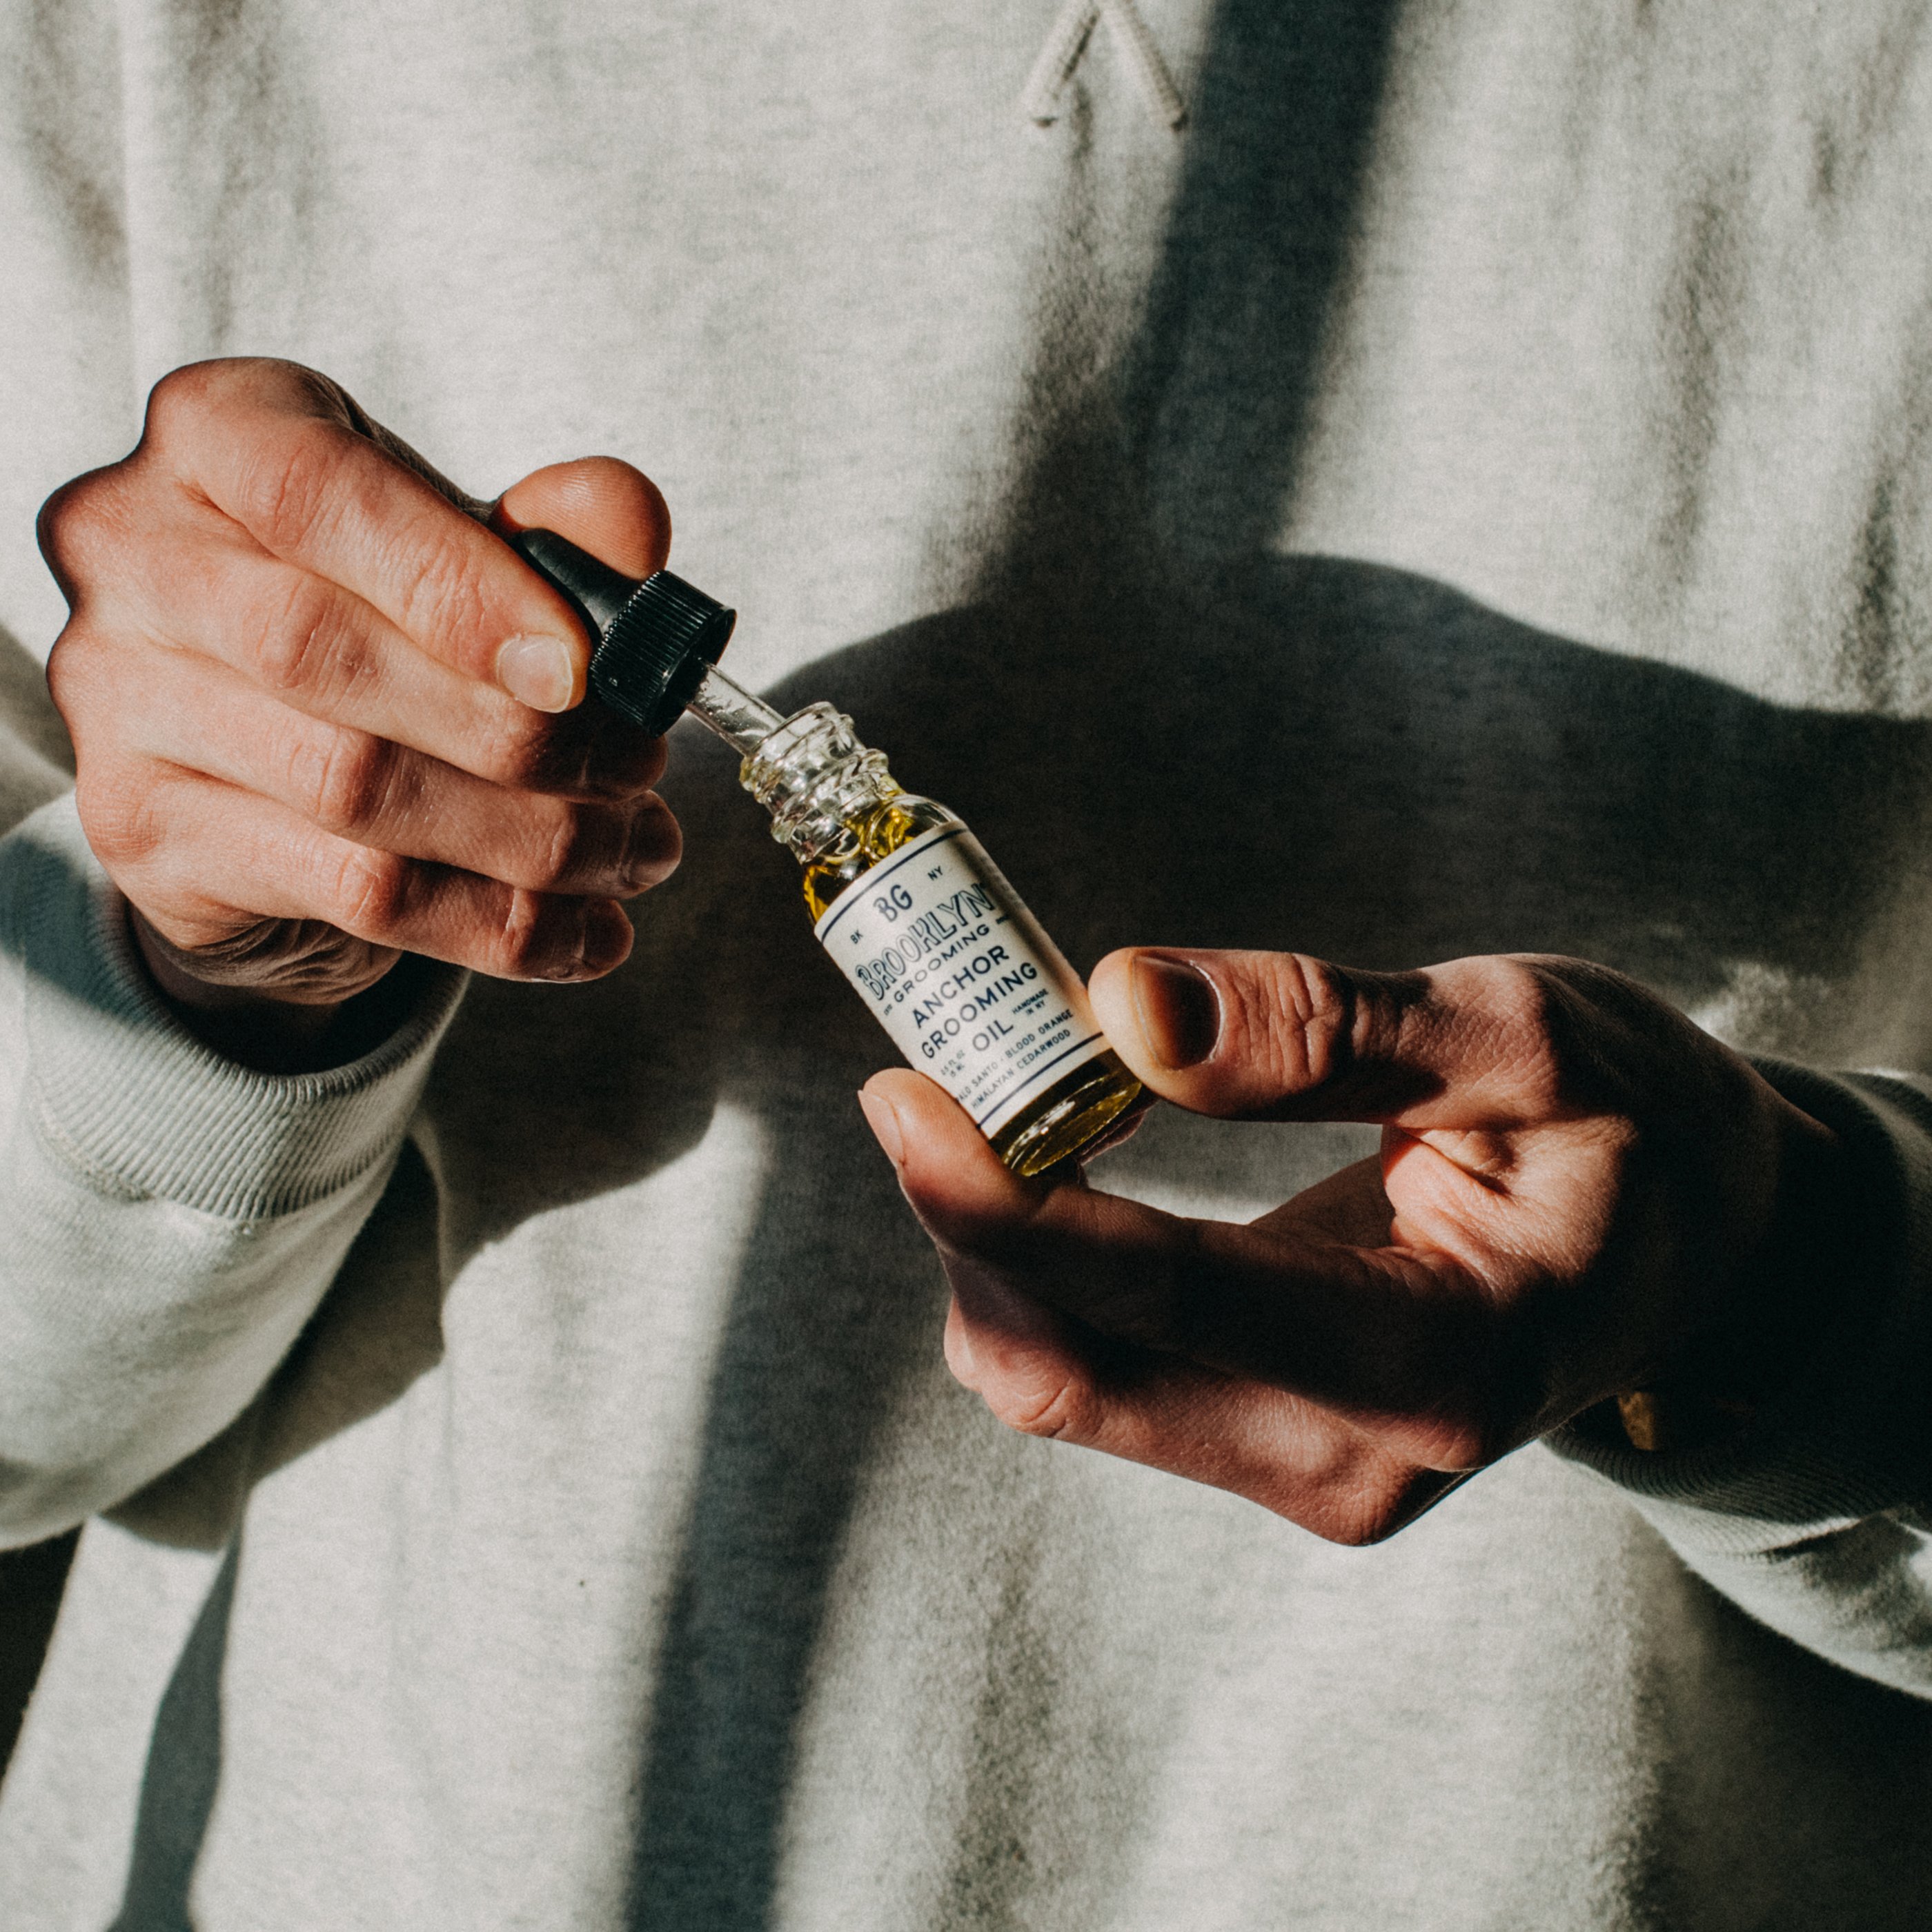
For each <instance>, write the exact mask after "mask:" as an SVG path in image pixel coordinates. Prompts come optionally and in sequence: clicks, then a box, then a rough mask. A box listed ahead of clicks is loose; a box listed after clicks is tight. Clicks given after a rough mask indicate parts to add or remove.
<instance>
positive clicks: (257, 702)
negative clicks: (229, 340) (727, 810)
mask: <svg viewBox="0 0 1932 1932" xmlns="http://www.w3.org/2000/svg"><path fill="white" fill-rule="evenodd" d="M482 508H483V506H482V505H478V504H475V503H474V502H472V501H471V500H470V499H468V498H466V497H464V496H463V495H462V494H461V493H460V491H458V490H455V488H454V487H452V485H450V484H448V483H447V482H446V481H443V479H442V478H440V477H438V476H437V475H436V474H435V472H434V471H433V470H431V469H430V468H429V467H428V465H427V464H425V463H424V462H423V461H422V459H421V458H419V457H417V456H416V455H415V454H414V453H413V452H411V451H410V450H409V449H407V447H406V446H404V445H403V444H402V443H400V442H399V441H398V440H397V439H396V438H395V437H393V436H392V435H390V434H389V433H388V432H387V431H385V430H384V429H383V428H382V427H381V426H380V425H378V424H377V423H375V422H372V421H371V419H369V418H368V416H366V415H365V413H363V412H362V410H360V409H359V407H357V406H356V404H355V403H354V402H353V401H352V400H351V399H350V398H349V397H348V396H347V395H345V394H344V392H343V391H342V390H341V389H339V388H338V386H336V385H335V384H334V383H332V382H330V381H329V380H327V379H326V378H325V377H321V376H318V375H317V374H314V372H313V371H309V370H306V369H302V368H298V367H296V365H293V364H290V363H284V362H268V361H232V362H209V363H203V364H199V365H196V366H194V367H192V368H187V369H182V370H178V371H175V373H174V374H172V375H171V376H169V377H166V378H165V379H164V380H163V381H162V382H161V383H160V384H159V385H158V386H157V388H156V389H155V391H154V395H153V396H152V398H151V400H150V403H149V406H148V418H147V423H146V426H145V431H144V433H143V434H142V439H141V441H140V443H139V446H138V447H137V448H136V449H135V450H134V452H133V454H132V455H130V456H129V457H127V458H126V459H125V460H123V461H121V462H120V463H115V464H113V465H112V466H110V467H108V468H107V469H101V470H97V471H95V472H92V473H90V474H89V475H86V476H83V477H81V478H77V480H76V481H74V482H72V483H70V484H68V485H66V486H65V487H64V488H63V489H62V490H58V491H57V492H56V493H55V494H54V496H52V498H50V499H49V501H48V503H47V505H46V508H45V509H44V511H43V513H42V516H41V525H40V533H41V544H42V548H43V550H44V552H45V553H46V557H47V559H48V562H49V565H51V566H52V569H53V571H54V573H55V577H57V578H58V580H59V583H60V585H61V587H62V591H63V592H65V595H66V597H67V598H68V604H69V607H70V609H71V618H70V620H69V622H68V625H67V628H65V631H63V632H62V635H61V637H60V640H59V642H58V643H57V644H56V646H55V650H54V654H53V656H52V660H51V661H50V664H49V673H48V675H49V683H50V685H51V687H52V691H53V694H54V698H55V703H57V704H58V706H59V707H60V709H61V711H62V715H64V716H65V718H66V720H67V721H68V727H69V729H70V730H71V733H72V734H73V737H74V745H75V749H76V754H77V760H78V773H79V775H78V787H77V790H78V799H79V805H80V814H81V819H82V823H83V826H84V828H85V829H86V833H87V836H88V838H89V843H90V844H92V846H93V847H94V850H95V852H96V853H97V854H98V856H99V857H100V859H101V862H102V863H103V865H105V866H106V868H107V870H108V871H109V873H110V874H111V875H112V876H113V878H114V880H115V883H117V884H118V886H120V888H121V890H122V891H123V892H124V893H125V895H127V899H128V901H129V902H130V905H131V906H132V907H133V909H134V915H135V917H134V923H135V929H136V935H137V937H138V939H139V943H140V944H141V947H142V951H143V953H144V955H145V958H146V959H147V961H148V965H149V966H150V968H151V970H152V971H153V972H154V976H155V977H156V978H157V980H158V981H159V982H160V985H161V986H162V988H163V990H164V991H165V992H166V993H168V994H169V995H170V996H171V998H172V999H173V1000H174V1001H175V1003H176V1004H177V1005H178V1007H183V1008H185V1009H187V1010H188V1011H189V1013H190V1016H192V1017H193V1018H194V1019H195V1020H196V1023H197V1024H199V1025H200V1026H201V1028H202V1031H205V1032H206V1033H208V1034H209V1035H210V1037H218V1039H219V1042H220V1043H221V1044H223V1045H225V1046H228V1047H229V1050H230V1051H235V1052H240V1053H241V1054H242V1057H245V1058H247V1057H251V1049H250V1044H249V1043H250V1040H251V1038H254V1040H255V1044H256V1045H257V1046H259V1047H260V1054H259V1055H257V1056H256V1057H260V1058H263V1059H264V1062H265V1064H276V1063H278V1062H281V1061H286V1060H287V1041H286V1038H285V1037H284V1036H286V1035H287V1034H290V1033H291V1032H293V1034H298V1035H299V1034H312V1033H313V1032H314V1031H315V1028H316V1027H317V1025H318V1024H320V1023H323V1022H326V1020H327V1019H328V1018H329V1016H330V1015H332V1013H334V1012H335V1010H336V1009H337V1008H338V1007H340V1006H341V1004H342V1003H343V1002H344V1001H347V1000H348V999H349V998H351V997H353V995H356V994H358V993H359V992H362V991H364V990H365V989H367V988H368V987H370V986H372V985H373V984H374V983H375V982H376V981H377V980H379V979H380V978H381V977H382V976H383V974H385V973H386V971H388V970H389V968H390V966H391V965H393V964H394V963H395V961H396V959H398V957H399V956H401V953H404V952H405V951H407V952H413V953H425V954H428V955H429V956H432V957H434V958H436V959H444V960H448V961H451V962H455V963H457V964H459V965H466V966H471V967H474V968H477V969H478V970H479V971H484V972H487V973H492V974H499V975H502V976H505V977H511V978H524V979H587V978H592V977H595V976H596V975H598V974H601V973H603V972H606V971H609V970H610V968H612V967H613V966H614V965H616V964H617V963H618V962H619V961H620V960H621V959H622V958H623V957H624V956H625V954H626V953H628V950H629V947H630V943H631V935H630V928H629V925H628V922H627V921H626V919H625V916H624V914H623V913H622V909H621V907H619V904H618V901H619V900H620V899H622V898H625V897H628V896H629V895H632V894H634V893H636V892H640V891H643V890H644V889H646V888H647V887H649V886H652V885H654V884H655V883H657V882H658V880H661V879H662V878H663V877H664V876H665V875H666V874H667V873H669V872H670V870H671V869H672V868H673V865H675V864H676V860H677V856H678V834H677V828H676V823H675V822H674V821H673V819H672V817H671V815H670V812H669V811H668V810H667V808H665V807H664V805H663V804H662V802H661V801H660V800H659V799H658V798H657V797H656V796H655V795H654V794H653V793H652V790H651V789H650V787H652V784H654V783H655V781H656V780H657V778H658V776H659V775H660V774H661V771H662V769H663V762H664V754H663V751H662V748H661V744H660V743H659V742H657V741H655V740H653V739H649V738H648V737H647V736H646V735H645V734H644V733H643V732H641V731H640V730H637V729H636V727H634V726H632V725H631V724H629V723H628V721H625V720H622V719H620V718H616V717H614V716H613V715H610V714H609V713H608V712H604V711H603V710H601V708H600V707H596V706H592V707H589V709H587V710H584V711H579V710H577V709H574V707H575V706H577V703H578V702H579V700H580V699H581V698H582V697H583V692H584V688H585V683H584V680H585V667H586V663H587V661H588V658H589V640H587V638H586V637H585V636H584V634H583V628H582V625H580V622H578V621H577V619H576V617H575V616H574V614H573V613H572V611H571V607H570V606H569V605H568V603H567V602H566V601H565V599H564V598H562V597H561V596H560V595H559V594H558V592H556V590H555V589H553V588H552V587H551V586H549V585H547V584H546V583H544V581H543V580H541V578H540V577H538V575H537V574H536V573H535V572H534V571H532V570H530V569H529V568H528V567H527V566H526V565H524V564H523V563H522V562H520V561H519V559H517V557H516V556H514V554H513V553H511V550H510V549H509V548H508V546H507V545H506V544H504V543H503V542H502V541H499V538H498V537H496V536H495V535H491V534H490V531H489V530H488V529H485V528H484V526H483V524H482V523H481V521H480V520H479V512H481V511H482ZM498 520H499V527H504V528H508V529H515V528H519V527H522V526H526V525H528V524H531V523H544V524H547V525H548V526H550V527H552V528H553V529H557V530H559V531H560V532H563V533H564V534H565V535H570V536H572V537H574V538H575V539H576V540H577V541H578V542H579V543H580V544H583V545H584V546H585V547H587V548H589V549H591V550H595V551H598V553H601V554H602V555H603V556H606V557H607V558H608V559H610V561H611V562H613V563H615V564H616V565H619V566H621V567H622V568H627V569H630V570H633V571H638V572H640V573H647V572H649V571H652V570H655V569H656V568H658V567H659V566H660V565H661V564H662V562H663V561H664V553H665V551H666V550H667V547H668V544H669V541H670V523H669V518H668V517H667V514H666V513H665V511H664V503H663V499H661V496H659V495H658V492H657V490H656V489H655V487H654V486H653V485H652V484H651V483H650V482H649V481H648V479H646V478H644V477H643V476H642V475H640V474H639V473H638V472H637V471H636V470H634V469H631V468H630V467H629V466H628V465H626V464H624V463H617V462H615V461H613V460H610V459H607V458H598V459H592V460H589V461H586V462H580V463H562V464H558V465H556V466H553V467H551V468H549V469H543V470H539V471H538V472H535V474H534V475H531V476H529V477H526V478H524V479H523V481H522V482H520V483H519V484H517V485H516V486H515V487H514V488H513V489H512V490H510V491H509V492H508V493H507V494H506V495H505V497H504V499H502V504H501V505H500V506H499V518H498ZM303 1016H306V1024H304V1019H303ZM271 1036H274V1037H273V1038H271Z"/></svg>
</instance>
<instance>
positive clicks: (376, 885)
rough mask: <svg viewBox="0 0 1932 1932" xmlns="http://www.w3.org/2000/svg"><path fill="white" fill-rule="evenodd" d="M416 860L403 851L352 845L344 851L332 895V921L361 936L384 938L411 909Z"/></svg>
mask: <svg viewBox="0 0 1932 1932" xmlns="http://www.w3.org/2000/svg"><path fill="white" fill-rule="evenodd" d="M411 871H412V862H411V861H410V860H409V859H405V858H404V857H403V856H401V854H400V853H395V852H384V851H382V850H378V849H377V848H376V847H373V846H368V845H351V846H350V847H348V848H347V850H346V851H345V852H344V853H343V856H342V860H341V866H340V868H339V869H338V873H337V875H336V877H335V882H334V887H333V891H332V899H333V901H334V905H335V910H334V911H333V912H332V913H331V915H330V920H331V923H332V924H333V925H336V926H341V928H342V929H343V930H344V932H353V933H354V934H355V935H356V937H357V938H359V939H372V940H377V941H380V940H382V939H383V938H386V936H387V935H389V934H391V933H393V932H395V931H396V930H397V929H398V926H400V925H401V922H402V920H403V918H404V914H405V913H407V911H408V910H409V903H410V873H411Z"/></svg>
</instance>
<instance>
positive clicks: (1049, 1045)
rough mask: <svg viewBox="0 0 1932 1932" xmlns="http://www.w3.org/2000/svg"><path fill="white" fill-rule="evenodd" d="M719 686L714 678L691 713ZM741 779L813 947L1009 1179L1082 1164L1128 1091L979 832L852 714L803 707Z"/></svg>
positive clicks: (1127, 1100)
mask: <svg viewBox="0 0 1932 1932" xmlns="http://www.w3.org/2000/svg"><path fill="white" fill-rule="evenodd" d="M724 682H725V680H724V679H723V678H722V677H721V675H720V674H719V673H716V672H715V671H714V672H712V673H711V674H710V676H708V677H707V678H706V680H705V685H704V686H703V687H700V694H699V700H694V702H693V704H692V709H693V710H694V712H697V713H698V715H703V711H702V710H701V709H700V700H702V698H703V697H704V696H705V694H706V691H708V690H709V689H710V688H713V687H714V686H715V685H723V684H724ZM733 695H734V696H735V695H736V692H735V688H734V690H733ZM706 721H707V722H709V719H707V720H706ZM713 728H714V729H715V728H716V727H715V726H714V727H713ZM739 775H740V778H741V779H742V782H743V784H744V786H745V790H747V791H748V792H750V793H751V795H752V796H754V798H756V799H757V800H758V801H759V802H760V804H762V805H764V806H765V807H766V809H767V810H768V811H769V812H770V813H771V814H772V835H773V836H774V837H775V838H777V839H778V841H779V842H780V843H781V844H784V845H785V846H787V847H789V848H790V850H791V851H792V853H793V855H794V856H796V858H797V859H799V862H800V863H801V864H802V865H803V867H804V868H805V880H804V885H805V904H806V905H807V906H808V907H810V909H811V913H812V916H813V919H814V927H813V930H814V932H815V933H816V934H817V938H818V941H819V943H820V944H821V945H822V946H823V947H824V948H825V950H826V952H827V953H829V954H830V955H831V956H832V961H833V962H834V963H835V965H837V966H838V968H839V970H840V971H841V972H842V973H844V975H845V977H846V978H847V980H850V982H851V983H852V985H853V987H854V988H855V989H856V990H857V992H859V995H861V997H862V998H864V999H865V1002H866V1004H868V1006H869V1007H871V1010H872V1012H873V1014H874V1017H875V1018H876V1019H877V1020H878V1021H879V1022H880V1025H883V1027H884V1028H885V1029H886V1032H887V1033H889V1034H890V1035H891V1036H892V1040H893V1041H894V1043H895V1045H896V1046H898V1049H899V1051H900V1052H901V1053H903V1054H904V1055H905V1057H906V1059H907V1061H908V1062H909V1063H910V1064H911V1065H913V1066H914V1067H917V1068H918V1069H919V1070H920V1072H922V1073H927V1074H929V1075H931V1076H932V1078H933V1079H935V1080H936V1081H938V1083H939V1084H940V1085H941V1086H942V1087H944V1088H945V1089H946V1090H947V1092H948V1093H950V1094H952V1096H953V1098H954V1099H955V1100H957V1101H958V1102H959V1103H960V1105H961V1106H963V1107H964V1108H965V1109H966V1111H967V1112H968V1113H969V1114H970V1115H971V1116H972V1117H973V1121H974V1124H975V1125H976V1126H977V1127H978V1128H979V1129H980V1132H981V1133H983V1134H984V1135H985V1136H986V1138H987V1139H988V1140H989V1142H991V1143H992V1147H993V1151H994V1152H995V1153H996V1154H998V1156H999V1157H1000V1158H1001V1160H1003V1161H1004V1162H1005V1163H1006V1164H1007V1166H1009V1167H1010V1168H1011V1169H1013V1170H1014V1172H1016V1173H1019V1174H1022V1175H1035V1174H1039V1173H1040V1172H1043V1171H1044V1170H1045V1169H1047V1168H1049V1167H1051V1166H1053V1165H1054V1164H1055V1163H1056V1162H1058V1161H1062V1160H1066V1159H1067V1158H1068V1157H1070V1156H1071V1155H1074V1154H1078V1153H1079V1151H1081V1149H1082V1148H1085V1147H1088V1146H1090V1145H1091V1144H1092V1143H1093V1142H1094V1141H1096V1140H1097V1139H1099V1138H1100V1136H1101V1135H1102V1134H1103V1133H1105V1132H1106V1130H1107V1129H1108V1128H1109V1127H1110V1126H1112V1124H1113V1123H1114V1122H1115V1121H1117V1120H1118V1118H1120V1117H1121V1115H1122V1114H1124V1113H1125V1112H1127V1109H1128V1108H1130V1106H1133V1103H1134V1102H1135V1101H1136V1100H1138V1099H1139V1097H1140V1092H1141V1088H1140V1083H1139V1081H1137V1080H1136V1079H1135V1078H1134V1077H1133V1075H1132V1074H1131V1073H1129V1072H1128V1071H1127V1067H1125V1066H1124V1064H1122V1062H1121V1059H1120V1057H1119V1055H1117V1054H1116V1053H1115V1052H1114V1050H1113V1049H1112V1047H1110V1046H1109V1045H1108V1044H1107V1041H1106V1037H1105V1036H1104V1035H1103V1034H1102V1033H1101V1031H1100V1027H1099V1025H1098V1024H1097V1022H1095V1020H1094V1012H1093V1009H1092V1007H1091V1006H1090V1005H1089V1004H1088V1001H1087V993H1086V989H1085V987H1084V986H1082V985H1081V983H1080V979H1079V975H1078V974H1076V973H1075V971H1073V968H1072V967H1071V966H1070V965H1068V964H1067V960H1066V959H1065V958H1064V956H1063V955H1062V954H1061V951H1060V949H1059V948H1058V947H1057V946H1055V944H1054V943H1053V941H1052V940H1051V939H1049V938H1048V937H1047V935H1046V932H1045V930H1044V929H1043V928H1042V927H1041V926H1040V922H1039V921H1038V920H1037V919H1035V918H1034V916H1033V915H1032V913H1030V912H1029V911H1028V910H1027V908H1026V907H1025V904H1024V903H1023V902H1022V901H1021V899H1020V898H1019V895H1018V894H1017V893H1016V892H1015V891H1014V890H1013V887H1012V886H1010V885H1009V884H1008V883H1007V880H1006V878H1005V876H1004V874H1002V873H1001V871H1000V869H999V868H998V866H997V865H995V864H994V863H993V862H992V859H989V857H988V856H986V851H985V849H984V848H983V847H982V846H981V845H980V842H979V841H978V840H977V839H976V838H974V836H973V835H972V833H971V832H969V831H968V829H966V827H965V825H963V824H962V823H961V822H960V820H959V819H958V818H956V817H955V816H954V815H953V813H951V812H950V811H948V810H947V808H946V807H945V806H944V805H935V803H934V802H932V799H927V798H919V797H917V796H914V795H913V793H910V792H907V791H905V790H902V789H901V787H900V786H899V785H898V783H897V782H896V781H895V779H894V778H893V777H892V774H891V772H889V770H888V769H886V760H885V758H884V757H883V754H881V753H880V752H877V751H871V750H868V748H866V747H865V745H862V744H860V743H859V741H858V740H857V739H856V737H854V736H853V733H852V724H851V720H850V718H844V717H841V715H839V714H838V712H836V711H835V710H833V709H832V707H831V706H829V705H827V704H814V705H812V706H809V707H808V708H807V709H805V710H803V711H801V712H798V713H797V714H796V715H795V716H793V717H791V718H786V719H784V720H783V721H781V723H780V724H778V726H777V727H776V729H775V730H772V731H771V732H769V733H766V735H765V736H763V737H762V738H761V739H760V740H759V742H757V744H756V745H754V747H753V748H751V750H750V751H748V753H747V754H746V755H745V760H744V763H743V765H742V767H741V768H740V772H739Z"/></svg>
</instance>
